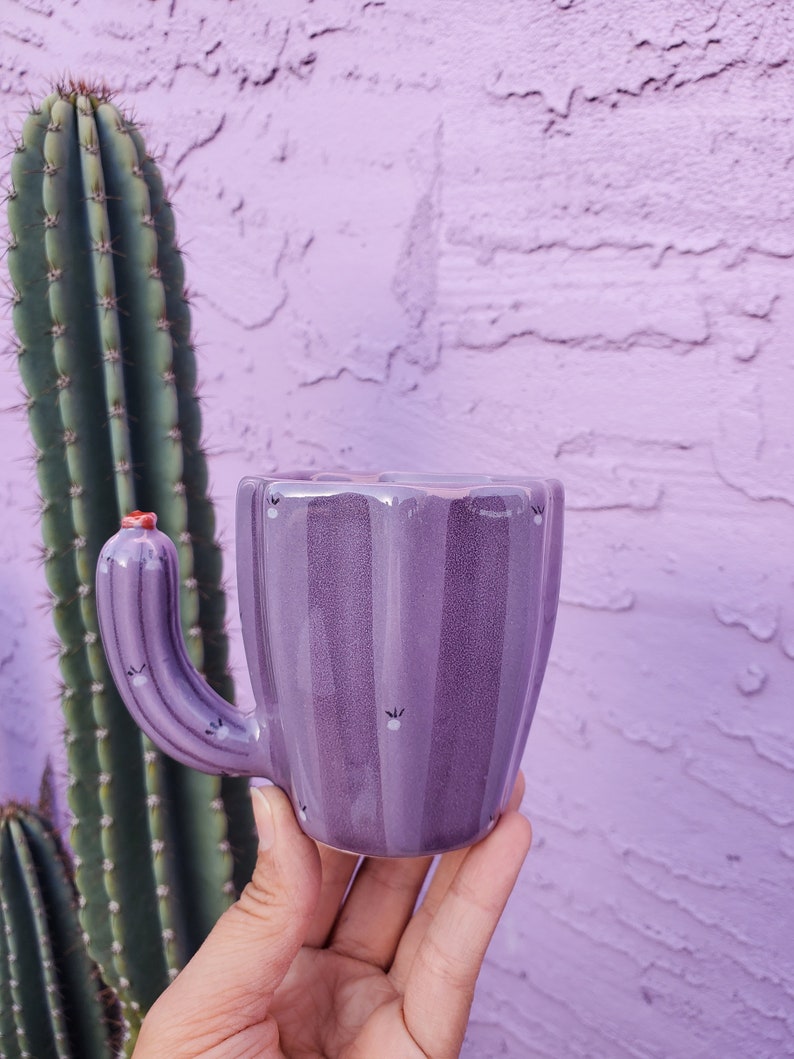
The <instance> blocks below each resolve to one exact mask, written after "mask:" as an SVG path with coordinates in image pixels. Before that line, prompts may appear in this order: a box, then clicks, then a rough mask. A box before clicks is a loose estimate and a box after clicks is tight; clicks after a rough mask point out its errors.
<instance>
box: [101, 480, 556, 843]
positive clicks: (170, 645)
mask: <svg viewBox="0 0 794 1059" xmlns="http://www.w3.org/2000/svg"><path fill="white" fill-rule="evenodd" d="M562 524H563V489H562V486H561V484H560V483H559V482H557V481H556V480H553V479H537V478H514V477H496V476H494V477H490V476H485V475H467V476H463V475H419V474H398V473H384V474H372V475H368V474H360V475H359V474H326V473H314V472H298V473H295V474H288V475H278V476H273V477H249V478H245V479H243V481H242V482H241V483H240V486H239V488H238V492H237V580H238V592H239V601H240V616H241V621H242V634H243V640H244V644H245V651H246V657H247V660H248V667H249V671H250V675H251V683H252V685H253V692H254V698H255V700H256V707H255V709H254V710H252V711H251V712H248V713H243V712H241V711H240V710H238V709H236V708H234V707H233V706H231V705H229V703H227V702H226V701H225V700H224V699H222V698H221V697H220V696H218V695H217V694H216V693H215V692H213V691H212V690H211V688H210V687H209V686H208V684H207V683H206V682H205V681H204V680H203V679H202V677H201V676H200V675H199V674H198V673H197V672H196V670H195V669H194V668H193V667H192V665H191V663H190V662H189V660H188V655H187V650H186V648H185V645H184V642H183V640H182V635H181V632H180V625H179V612H178V568H177V558H176V551H175V549H174V546H173V544H172V543H171V541H170V540H169V538H168V537H166V536H165V535H164V534H162V533H160V532H159V531H158V530H157V529H156V518H155V516H154V515H153V514H152V513H141V512H135V513H133V514H132V515H130V516H128V517H127V518H125V519H124V521H123V524H122V528H121V530H120V532H119V533H117V534H116V535H115V536H114V537H112V538H111V540H109V541H108V542H107V543H106V544H105V546H104V547H103V549H102V551H101V554H100V558H99V564H98V570H97V605H98V610H99V619H100V628H101V633H102V639H103V643H104V647H105V652H106V654H107V658H108V662H109V664H110V668H111V671H112V673H113V678H114V680H115V682H116V684H117V686H118V689H119V692H120V694H121V696H122V698H123V699H124V701H125V702H126V704H127V706H128V708H129V710H130V712H131V713H132V715H133V717H134V718H135V720H136V721H137V722H138V724H139V725H140V727H141V728H143V730H144V731H145V732H146V734H147V735H148V736H149V737H150V738H151V739H152V740H153V742H154V743H156V744H157V745H158V746H159V747H160V748H161V749H162V750H164V751H165V752H166V753H167V754H170V755H171V756H172V757H174V758H176V759H177V760H179V761H182V762H184V763H185V764H187V765H192V766H194V767H195V768H197V769H200V770H202V771H204V772H212V773H221V774H225V775H250V776H262V777H267V778H268V779H271V780H272V781H273V782H274V783H276V784H278V786H279V787H281V788H283V790H285V791H286V792H287V794H288V795H289V797H290V798H291V800H292V804H293V807H294V809H295V813H296V815H297V816H298V819H299V821H300V823H301V827H302V828H303V830H304V831H305V832H306V833H307V834H309V835H310V836H311V837H312V838H315V839H317V840H318V841H321V842H324V843H327V844H328V845H330V846H334V847H336V848H338V849H344V850H349V851H351V852H354V853H359V854H364V855H367V856H379V857H402V856H419V855H425V854H434V853H439V852H443V851H446V850H450V849H454V848H457V847H461V846H465V845H469V844H470V843H473V842H475V841H477V840H479V839H480V838H482V837H484V835H485V834H487V832H488V831H489V830H490V829H491V828H492V827H493V826H494V824H495V822H496V820H497V819H498V817H499V815H500V813H501V812H502V810H503V809H504V807H505V805H506V803H507V800H508V798H509V796H510V792H511V790H512V787H513V783H514V781H515V777H516V774H517V772H518V768H519V765H520V762H521V756H522V754H523V751H524V746H525V744H526V739H527V735H528V732H529V726H530V723H531V720H532V715H533V712H534V709H535V704H536V701H537V697H538V692H539V690H540V685H541V681H542V679H543V673H544V670H545V667H546V661H547V658H548V654H549V647H550V643H551V636H552V631H553V628H554V620H555V616H556V612H557V602H558V597H559V585H560V564H561V555H562Z"/></svg>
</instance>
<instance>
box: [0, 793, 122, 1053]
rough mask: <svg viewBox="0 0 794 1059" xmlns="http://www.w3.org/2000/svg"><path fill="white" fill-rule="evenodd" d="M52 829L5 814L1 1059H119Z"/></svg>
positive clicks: (1, 824)
mask: <svg viewBox="0 0 794 1059" xmlns="http://www.w3.org/2000/svg"><path fill="white" fill-rule="evenodd" d="M76 906H77V895H76V893H75V891H74V886H73V884H72V882H71V880H70V878H69V875H68V873H67V866H66V863H65V861H64V858H63V855H62V853H61V851H60V849H59V848H58V846H57V842H56V840H55V838H54V836H53V834H52V831H51V829H50V827H49V825H48V824H47V823H46V821H45V820H44V819H43V818H42V817H41V816H40V815H39V814H38V813H36V812H34V811H33V810H32V809H28V808H25V807H23V806H17V805H8V806H6V807H4V808H3V810H2V811H0V1055H3V1056H8V1057H9V1059H10V1057H11V1056H26V1055H28V1056H36V1057H37V1059H50V1057H52V1059H76V1057H78V1056H80V1057H84V1059H111V1057H112V1055H113V1053H114V1048H113V1038H114V1036H115V1034H116V1031H117V1027H114V1026H113V1024H112V1016H113V1013H112V1010H109V1009H108V1007H107V1001H106V998H104V997H103V996H102V991H103V990H104V986H103V984H102V982H101V981H100V980H99V975H98V973H97V969H96V967H95V966H94V965H93V964H92V963H91V961H90V959H89V958H88V955H87V953H86V951H85V948H84V947H83V945H82V942H81V935H82V930H81V927H80V924H79V922H78V918H77V911H76Z"/></svg>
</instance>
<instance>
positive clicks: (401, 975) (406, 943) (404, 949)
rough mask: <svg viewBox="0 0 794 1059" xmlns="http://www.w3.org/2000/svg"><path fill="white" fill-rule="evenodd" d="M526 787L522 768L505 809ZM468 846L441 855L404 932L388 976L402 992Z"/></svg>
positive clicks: (511, 807) (510, 808) (516, 803)
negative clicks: (428, 929) (426, 934)
mask: <svg viewBox="0 0 794 1059" xmlns="http://www.w3.org/2000/svg"><path fill="white" fill-rule="evenodd" d="M525 788H526V780H525V779H524V774H523V772H519V773H518V776H517V777H516V782H515V785H514V786H513V791H512V794H511V795H510V799H509V801H508V803H507V806H506V808H505V812H506V813H508V812H515V811H516V810H518V808H519V807H520V805H521V801H522V799H523V797H524V790H525ZM469 848H470V847H466V848H465V849H456V850H453V851H452V852H451V853H445V854H444V855H443V856H442V857H440V858H439V861H438V864H437V866H436V870H435V872H434V873H433V878H432V879H431V881H430V885H429V886H428V888H427V893H426V894H425V896H424V899H423V901H422V904H421V905H420V907H419V908H418V910H417V911H416V914H415V915H414V917H413V919H412V920H411V922H410V923H409V924H408V926H407V927H406V929H405V932H404V934H403V936H402V938H401V939H400V943H399V946H398V949H397V952H396V954H395V957H394V962H393V964H392V966H391V970H390V971H389V977H390V978H391V980H392V982H393V983H394V986H395V988H396V989H398V990H399V991H400V992H404V990H405V984H406V982H407V980H408V975H409V974H410V971H411V965H412V963H413V961H414V956H415V955H416V950H417V949H418V948H419V945H420V943H421V941H422V939H423V938H424V936H425V933H426V931H427V928H428V927H429V926H430V923H431V922H432V920H433V917H434V916H435V914H436V912H437V910H438V908H439V905H440V904H441V902H442V901H443V899H444V896H445V894H446V892H447V890H448V889H449V886H450V884H451V882H452V880H453V879H454V878H455V876H456V875H457V874H458V871H459V870H460V867H461V865H462V864H463V861H464V860H465V859H466V857H467V856H468V854H469Z"/></svg>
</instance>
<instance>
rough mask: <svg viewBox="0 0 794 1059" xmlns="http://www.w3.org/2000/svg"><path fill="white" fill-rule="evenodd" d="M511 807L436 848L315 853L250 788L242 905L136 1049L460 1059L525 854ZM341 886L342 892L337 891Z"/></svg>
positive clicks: (189, 1056) (283, 1058)
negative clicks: (488, 828)
mask: <svg viewBox="0 0 794 1059" xmlns="http://www.w3.org/2000/svg"><path fill="white" fill-rule="evenodd" d="M523 790H524V780H523V776H521V775H519V779H518V782H517V783H516V788H515V790H514V791H513V795H512V797H511V799H510V803H509V805H508V809H507V811H506V812H505V813H504V815H503V816H502V817H501V819H500V820H499V822H498V824H497V825H496V827H495V828H494V830H493V831H492V832H491V833H490V834H489V835H488V837H487V838H485V839H484V840H483V841H482V842H480V843H478V844H477V845H476V846H472V847H471V848H469V849H464V850H457V851H455V852H453V853H446V854H444V855H443V856H442V857H440V858H439V863H438V865H437V867H436V870H435V874H434V875H433V878H432V879H431V881H430V884H429V886H428V889H427V892H426V894H425V896H424V899H423V901H422V903H421V904H420V905H419V907H418V909H416V911H414V906H415V904H416V901H417V898H418V896H419V893H420V890H421V889H422V886H423V884H424V881H425V877H426V875H427V872H428V870H429V869H430V866H431V864H432V858H429V857H424V858H419V859H415V860H410V859H408V860H378V859H374V858H373V859H367V860H364V861H363V862H362V864H361V867H360V868H359V869H358V872H357V873H356V875H355V879H354V881H353V884H352V886H350V889H349V893H348V887H349V885H350V881H351V879H352V878H353V873H354V871H355V869H356V865H357V864H358V858H357V857H355V856H353V855H352V854H349V853H340V852H338V851H337V850H333V849H330V848H328V847H326V846H320V847H318V845H317V843H315V842H314V841H313V840H312V839H310V838H308V837H307V836H306V835H304V834H303V832H302V831H301V830H300V829H299V828H298V825H297V822H296V820H295V817H294V815H293V812H292V807H291V806H290V803H289V800H288V798H287V797H286V795H285V794H284V793H283V792H282V791H280V790H279V789H278V788H277V787H268V788H263V789H254V790H253V791H252V799H253V805H254V815H255V817H256V823H257V829H258V832H259V838H260V852H259V857H258V860H257V864H256V869H255V871H254V875H253V878H252V879H251V882H250V883H249V884H248V886H247V887H246V888H245V890H244V891H243V894H242V895H241V897H240V900H239V901H238V902H237V903H236V904H235V905H233V906H232V907H231V908H230V909H229V910H228V911H227V912H226V913H225V914H224V915H223V916H222V917H221V919H220V920H219V921H218V923H217V924H216V926H215V928H214V929H213V931H212V933H211V934H210V935H209V937H208V938H207V940H206V941H205V942H204V944H203V945H202V947H201V949H200V950H199V951H198V952H197V953H196V955H195V956H194V957H193V959H192V960H191V961H190V963H189V964H188V965H187V967H185V969H184V970H183V971H182V972H181V973H180V974H179V976H178V977H177V978H176V980H175V981H174V982H173V983H172V985H171V986H170V987H169V988H168V989H167V990H166V991H165V992H164V993H163V994H162V996H161V997H160V998H159V1000H158V1001H157V1002H156V1004H155V1005H154V1006H153V1007H152V1009H151V1011H150V1012H149V1014H148V1015H147V1017H146V1019H145V1021H144V1023H143V1027H142V1030H141V1033H140V1036H139V1038H138V1044H137V1046H136V1048H135V1053H134V1059H165V1057H168V1059H195V1057H198V1056H201V1057H203V1059H317V1057H319V1056H325V1057H328V1059H454V1057H457V1056H458V1055H459V1052H460V1047H461V1044H462V1042H463V1036H464V1034H465V1031H466V1024H467V1022H468V1017H469V1009H470V1007H471V1002H472V998H473V995H474V985H475V982H476V980H477V976H478V974H479V971H480V967H481V966H482V961H483V957H484V956H485V950H486V948H487V946H488V943H489V941H490V939H491V936H492V934H493V932H494V930H495V928H496V925H497V923H498V921H499V917H500V916H501V914H502V911H503V910H504V907H505V904H506V902H507V899H508V897H509V896H510V892H511V891H512V889H513V886H514V884H515V881H516V879H517V877H518V873H519V871H520V869H521V865H522V864H523V862H524V858H525V857H526V855H527V852H528V851H529V845H530V841H531V835H532V832H531V828H530V825H529V822H528V821H527V820H526V819H525V818H524V817H523V816H521V815H520V814H519V813H518V812H517V811H516V810H517V809H518V806H519V805H520V803H521V797H522V795H523ZM346 893H347V897H345V894H346Z"/></svg>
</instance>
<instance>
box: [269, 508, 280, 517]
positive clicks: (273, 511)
mask: <svg viewBox="0 0 794 1059" xmlns="http://www.w3.org/2000/svg"><path fill="white" fill-rule="evenodd" d="M267 517H268V518H278V511H276V509H275V508H274V507H269V508H268V509H267Z"/></svg>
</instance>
